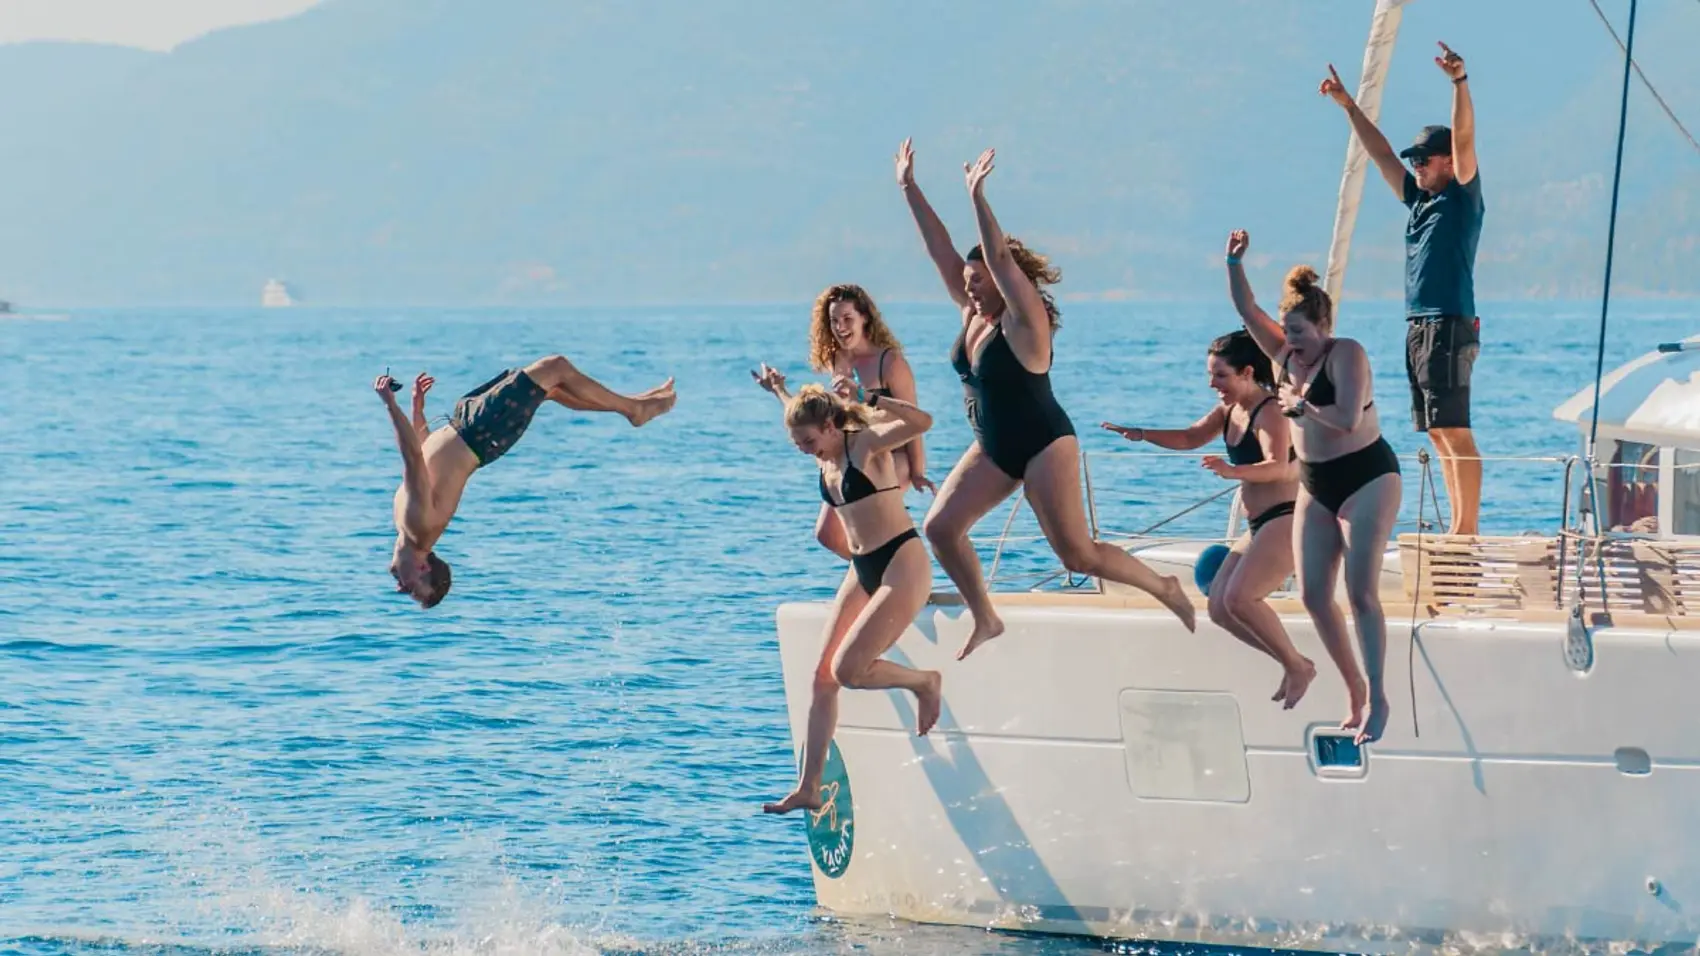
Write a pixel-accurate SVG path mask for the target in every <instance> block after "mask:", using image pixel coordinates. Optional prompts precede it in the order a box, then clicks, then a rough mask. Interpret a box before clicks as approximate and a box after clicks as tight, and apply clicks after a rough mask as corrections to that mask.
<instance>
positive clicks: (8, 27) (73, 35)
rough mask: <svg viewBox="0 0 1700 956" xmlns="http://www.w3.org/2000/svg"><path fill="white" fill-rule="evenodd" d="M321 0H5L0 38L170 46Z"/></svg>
mask: <svg viewBox="0 0 1700 956" xmlns="http://www.w3.org/2000/svg"><path fill="white" fill-rule="evenodd" d="M319 2H320V0H0V43H17V42H20V41H23V40H88V41H94V42H99V43H118V44H122V45H124V46H137V47H147V48H148V49H152V50H169V49H171V48H172V47H174V46H176V45H177V44H179V43H182V42H183V41H185V40H191V39H194V38H195V37H198V36H200V35H201V34H203V33H206V32H208V31H210V30H216V29H218V28H219V27H228V26H234V25H236V24H238V23H253V22H255V21H258V20H275V19H277V18H279V17H287V16H289V15H291V14H295V13H300V12H301V11H302V10H305V9H307V8H308V7H311V6H316V5H317V4H318V3H319Z"/></svg>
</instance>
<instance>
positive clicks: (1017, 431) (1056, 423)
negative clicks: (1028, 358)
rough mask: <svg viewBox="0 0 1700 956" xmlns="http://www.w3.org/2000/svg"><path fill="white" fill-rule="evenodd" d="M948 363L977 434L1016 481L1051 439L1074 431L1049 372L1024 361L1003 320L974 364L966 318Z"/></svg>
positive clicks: (988, 455)
mask: <svg viewBox="0 0 1700 956" xmlns="http://www.w3.org/2000/svg"><path fill="white" fill-rule="evenodd" d="M950 364H951V366H952V367H954V368H955V369H956V374H957V375H958V376H959V377H960V378H961V379H962V393H963V394H962V398H963V403H964V404H965V405H967V407H968V425H969V427H971V428H973V429H974V437H975V438H977V439H979V442H980V447H981V448H982V449H983V450H984V451H985V452H986V456H987V457H988V458H990V459H991V460H992V463H993V464H995V465H997V466H998V468H999V469H1000V470H1002V471H1003V473H1004V474H1006V475H1008V476H1010V477H1011V478H1014V479H1015V480H1016V481H1020V480H1021V479H1022V478H1023V477H1024V476H1025V475H1026V473H1027V465H1028V463H1029V462H1031V461H1032V460H1033V459H1034V458H1035V457H1036V456H1038V454H1039V453H1040V452H1042V451H1044V450H1045V449H1046V448H1048V447H1050V444H1051V443H1052V442H1054V441H1056V440H1057V439H1059V438H1062V437H1063V436H1065V435H1072V434H1074V423H1073V422H1071V421H1069V419H1068V413H1067V412H1065V411H1063V408H1062V406H1061V405H1059V404H1057V400H1056V397H1055V396H1054V395H1052V394H1051V376H1050V373H1049V372H1039V373H1034V372H1029V371H1028V370H1027V369H1026V368H1025V367H1023V366H1022V364H1021V360H1020V359H1018V358H1016V357H1015V350H1014V349H1012V348H1010V345H1009V341H1008V340H1007V339H1005V338H1004V334H1003V326H1002V325H997V326H994V327H993V329H992V334H991V336H990V341H988V342H987V343H986V344H985V346H984V347H983V348H982V349H981V350H980V361H979V363H978V365H977V366H976V364H975V362H974V361H973V360H972V359H971V358H970V357H969V355H968V323H966V322H964V323H963V324H962V331H961V332H960V333H958V334H957V336H956V345H955V347H953V348H952V349H951V352H950Z"/></svg>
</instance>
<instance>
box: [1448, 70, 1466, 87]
mask: <svg viewBox="0 0 1700 956" xmlns="http://www.w3.org/2000/svg"><path fill="white" fill-rule="evenodd" d="M1469 78H1470V74H1468V73H1466V74H1464V75H1463V76H1460V77H1458V78H1457V79H1455V80H1453V81H1452V85H1453V86H1457V85H1458V84H1460V83H1462V82H1464V81H1465V80H1467V79H1469Z"/></svg>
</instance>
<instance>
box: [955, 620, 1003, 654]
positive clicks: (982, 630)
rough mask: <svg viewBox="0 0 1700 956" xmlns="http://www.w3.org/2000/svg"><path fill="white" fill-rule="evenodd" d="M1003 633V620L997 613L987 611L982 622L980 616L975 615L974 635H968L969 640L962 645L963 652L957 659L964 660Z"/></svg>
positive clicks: (959, 652)
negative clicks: (975, 649)
mask: <svg viewBox="0 0 1700 956" xmlns="http://www.w3.org/2000/svg"><path fill="white" fill-rule="evenodd" d="M1002 633H1003V619H1002V618H1000V617H998V616H997V614H996V613H994V612H992V611H987V612H986V616H985V618H984V619H983V620H982V619H981V617H980V615H978V614H976V615H974V633H972V634H970V635H968V640H967V641H966V642H965V643H964V644H963V645H962V650H960V651H957V652H956V659H957V660H962V659H963V658H965V657H967V656H968V655H969V654H972V653H974V648H976V647H979V646H980V645H981V644H984V643H986V642H987V641H989V640H991V639H992V638H994V637H997V636H998V635H999V634H1002Z"/></svg>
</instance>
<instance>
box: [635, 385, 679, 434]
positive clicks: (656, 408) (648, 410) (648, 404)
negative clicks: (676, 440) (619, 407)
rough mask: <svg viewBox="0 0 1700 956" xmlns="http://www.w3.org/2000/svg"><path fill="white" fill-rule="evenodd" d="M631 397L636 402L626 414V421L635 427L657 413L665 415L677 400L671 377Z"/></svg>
mask: <svg viewBox="0 0 1700 956" xmlns="http://www.w3.org/2000/svg"><path fill="white" fill-rule="evenodd" d="M631 399H632V401H633V402H635V403H636V404H637V407H636V408H634V409H633V410H632V412H631V414H629V415H627V416H626V421H629V422H631V423H632V427H633V428H636V427H638V426H639V425H642V424H644V423H645V422H647V421H649V420H650V419H652V418H654V417H656V416H657V415H665V414H666V413H667V412H669V411H671V410H672V408H673V403H674V402H676V401H678V400H679V397H678V395H676V394H675V393H674V392H673V379H672V378H668V379H667V381H665V382H662V383H661V384H660V385H658V386H656V387H655V388H652V389H650V390H649V391H647V392H640V393H639V394H637V395H633V396H631Z"/></svg>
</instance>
